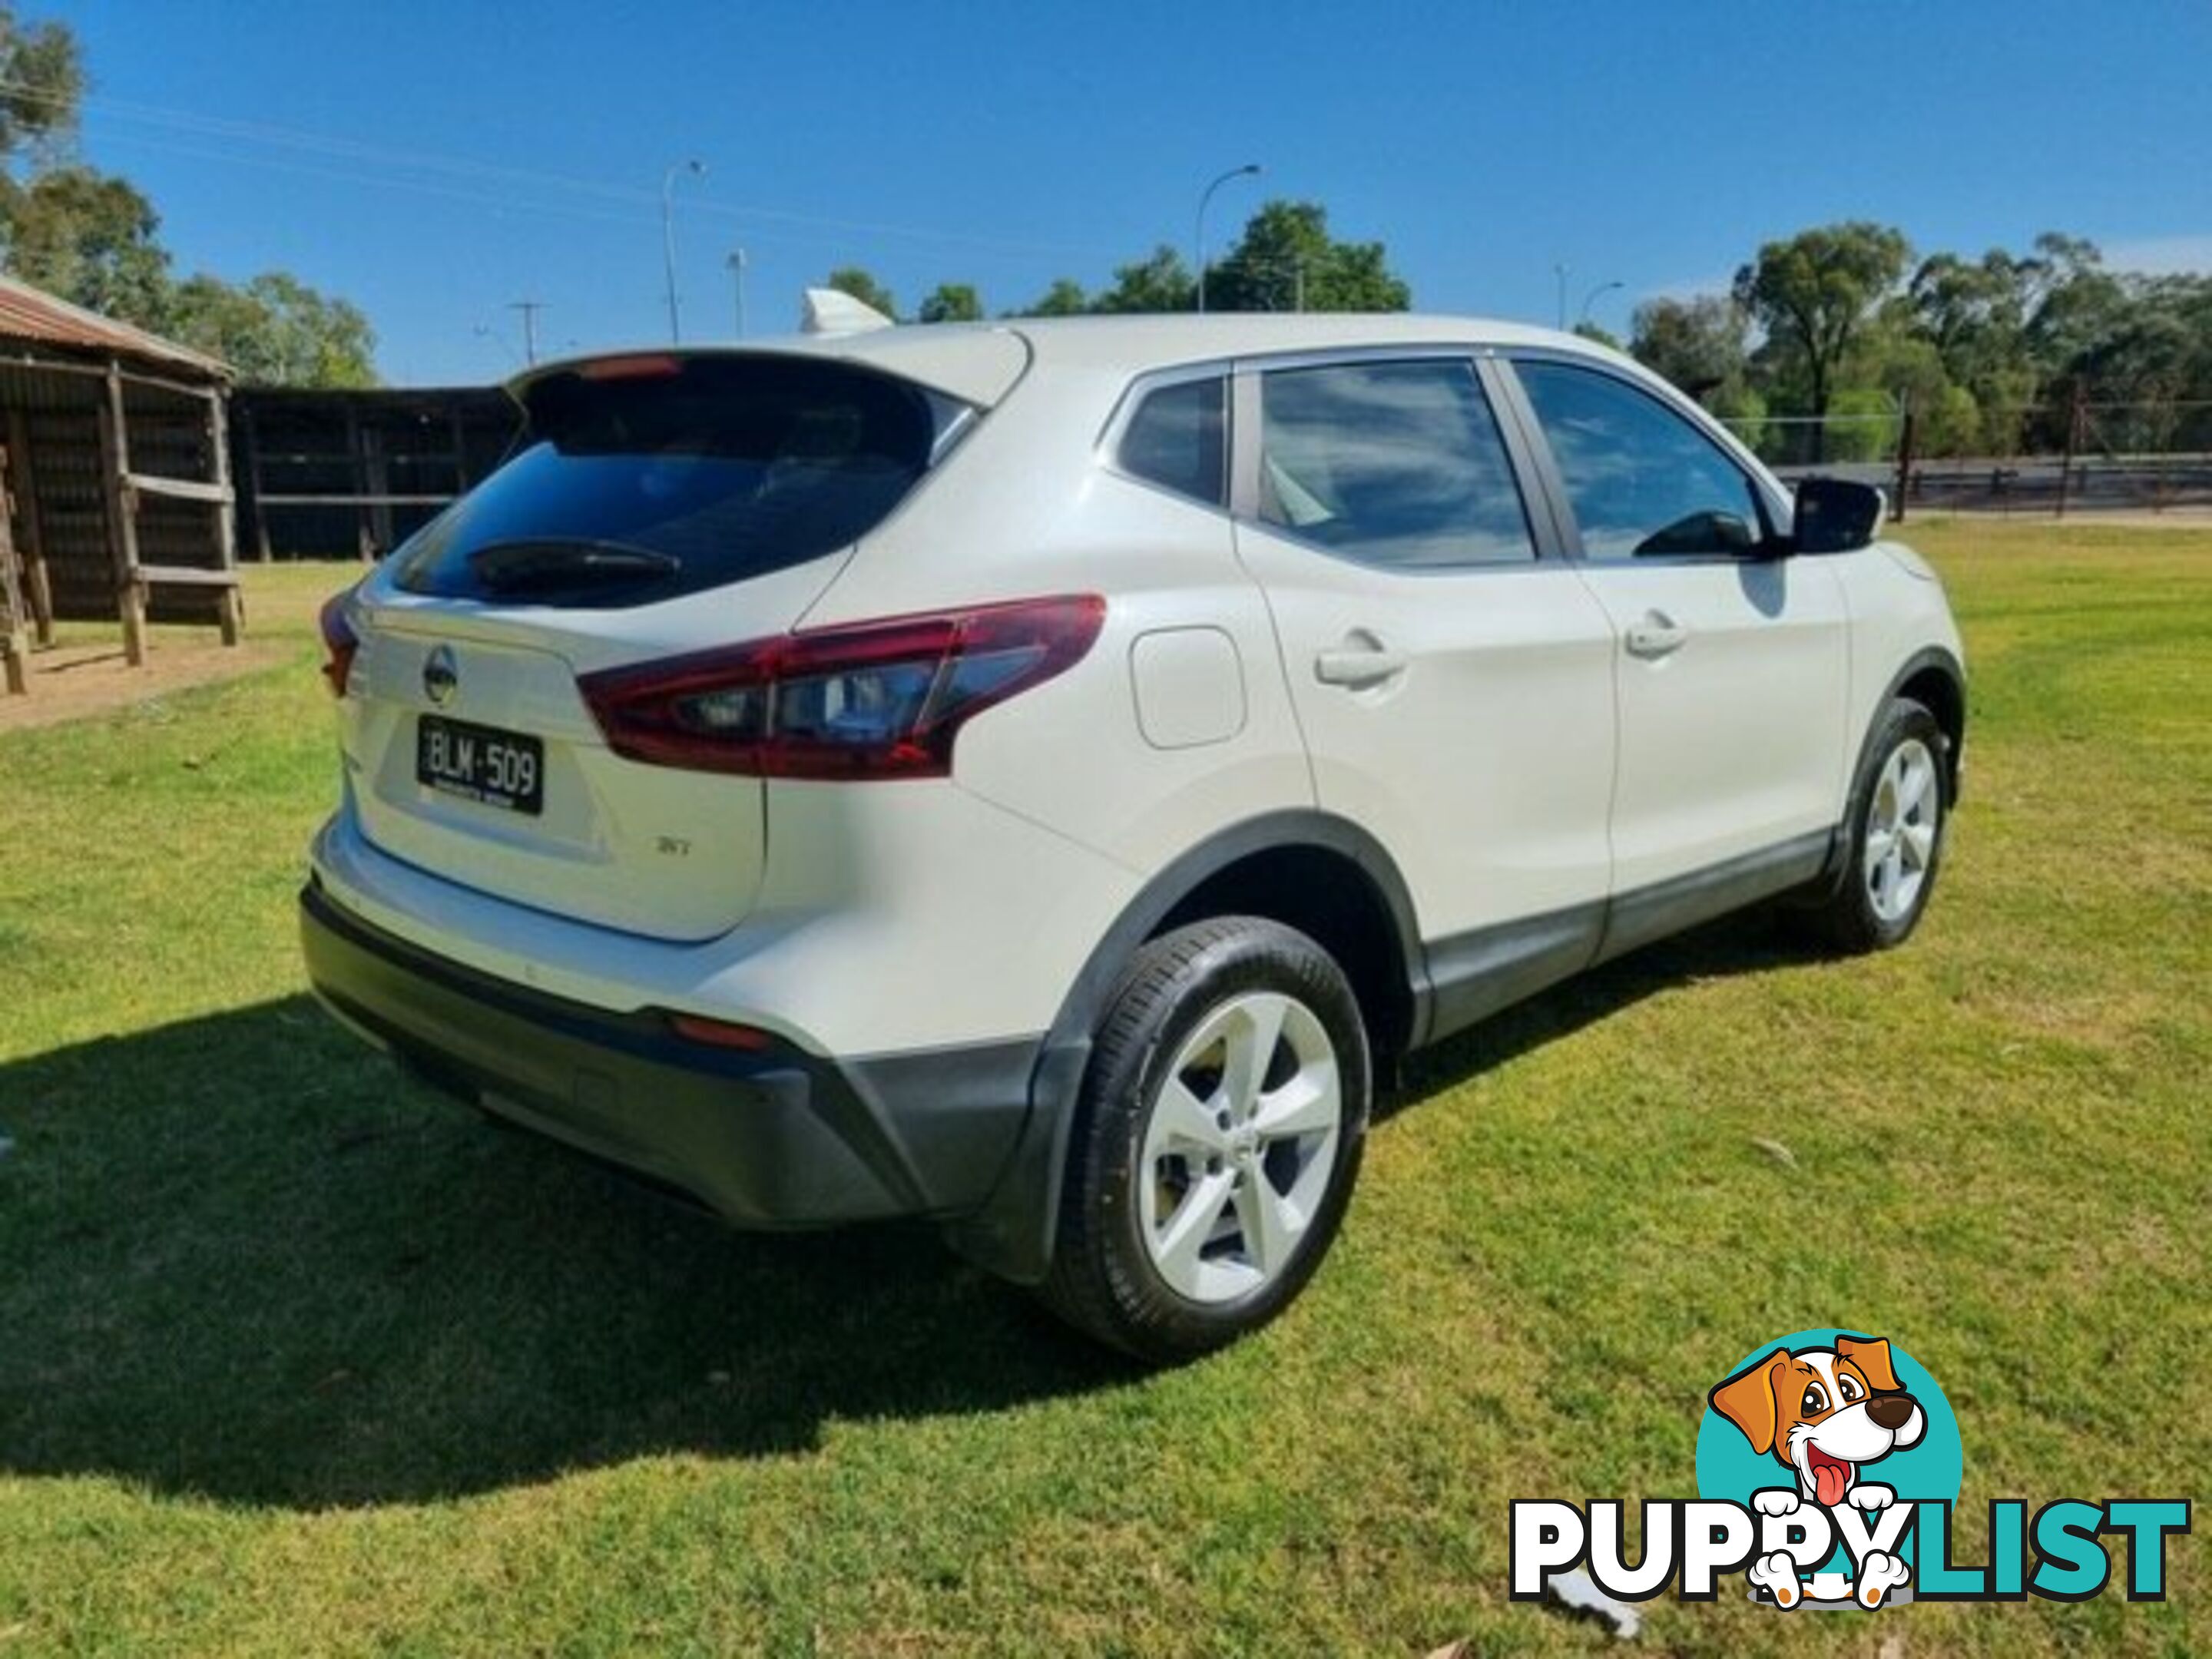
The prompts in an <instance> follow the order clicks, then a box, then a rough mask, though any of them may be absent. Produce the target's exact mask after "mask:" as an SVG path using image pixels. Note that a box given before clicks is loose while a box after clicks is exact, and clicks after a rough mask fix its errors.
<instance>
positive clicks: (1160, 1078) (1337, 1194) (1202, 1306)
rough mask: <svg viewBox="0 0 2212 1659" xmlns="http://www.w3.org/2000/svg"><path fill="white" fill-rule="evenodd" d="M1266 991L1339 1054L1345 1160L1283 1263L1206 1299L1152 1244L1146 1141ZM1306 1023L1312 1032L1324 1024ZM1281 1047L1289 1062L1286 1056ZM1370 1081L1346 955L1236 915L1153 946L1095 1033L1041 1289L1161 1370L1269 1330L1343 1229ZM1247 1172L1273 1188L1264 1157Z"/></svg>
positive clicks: (1340, 1152)
mask: <svg viewBox="0 0 2212 1659" xmlns="http://www.w3.org/2000/svg"><path fill="white" fill-rule="evenodd" d="M1254 992H1261V993H1273V994H1276V995H1279V996H1283V997H1287V998H1289V999H1291V1000H1292V1001H1294V1002H1295V1003H1297V1004H1299V1005H1301V1006H1303V1007H1304V1009H1305V1010H1306V1011H1307V1012H1310V1014H1311V1015H1312V1016H1313V1018H1314V1019H1315V1020H1316V1021H1317V1022H1318V1025H1319V1029H1320V1030H1321V1031H1322V1032H1323V1033H1325V1034H1326V1037H1327V1041H1328V1045H1329V1047H1330V1048H1332V1049H1333V1050H1334V1056H1333V1057H1334V1062H1335V1066H1336V1076H1337V1079H1338V1082H1339V1085H1340V1088H1339V1098H1340V1102H1341V1109H1340V1115H1339V1118H1338V1125H1337V1131H1336V1136H1337V1138H1336V1141H1335V1152H1334V1167H1333V1169H1331V1170H1329V1171H1328V1175H1327V1176H1326V1180H1327V1182H1328V1184H1327V1187H1326V1188H1325V1190H1324V1191H1323V1193H1322V1195H1321V1197H1320V1199H1319V1200H1318V1202H1317V1203H1316V1204H1315V1206H1313V1208H1312V1210H1311V1212H1310V1217H1311V1218H1310V1221H1309V1222H1308V1223H1307V1224H1306V1226H1305V1231H1304V1233H1303V1234H1301V1235H1300V1236H1299V1237H1298V1240H1297V1244H1296V1246H1295V1247H1294V1249H1292V1250H1291V1251H1290V1252H1288V1253H1287V1254H1286V1255H1285V1261H1284V1262H1283V1265H1282V1266H1281V1267H1279V1270H1277V1271H1275V1272H1274V1273H1272V1274H1270V1275H1269V1276H1268V1277H1267V1278H1266V1279H1265V1280H1264V1282H1262V1283H1261V1284H1259V1285H1257V1286H1256V1287H1255V1288H1254V1289H1252V1290H1251V1291H1249V1292H1248V1293H1243V1294H1239V1295H1237V1296H1236V1297H1234V1298H1233V1299H1228V1300H1221V1301H1199V1300H1194V1299H1192V1298H1191V1297H1188V1296H1185V1295H1183V1294H1182V1293H1180V1292H1179V1291H1177V1290H1176V1288H1175V1287H1174V1286H1173V1285H1170V1283H1169V1282H1168V1280H1167V1279H1165V1278H1164V1276H1163V1274H1162V1273H1161V1271H1160V1269H1159V1268H1158V1267H1157V1266H1156V1265H1155V1263H1154V1261H1153V1260H1152V1255H1151V1253H1150V1251H1149V1250H1148V1249H1147V1248H1146V1241H1145V1237H1144V1234H1143V1227H1144V1222H1143V1220H1142V1218H1141V1216H1140V1210H1139V1181H1140V1180H1155V1179H1157V1176H1154V1175H1152V1173H1150V1172H1147V1171H1146V1170H1143V1169H1142V1168H1141V1165H1142V1164H1143V1150H1144V1146H1145V1138H1146V1131H1147V1128H1148V1127H1149V1126H1150V1121H1151V1117H1152V1111H1153V1109H1154V1107H1155V1104H1156V1103H1157V1101H1158V1097H1159V1095H1160V1092H1161V1090H1162V1086H1163V1085H1164V1083H1165V1081H1166V1079H1167V1073H1168V1070H1169V1068H1170V1066H1173V1065H1174V1063H1175V1061H1176V1058H1177V1057H1178V1055H1179V1054H1181V1052H1182V1048H1183V1046H1184V1044H1185V1043H1186V1042H1188V1041H1189V1040H1190V1039H1191V1038H1192V1037H1193V1036H1194V1034H1197V1033H1198V1032H1199V1029H1200V1024H1201V1023H1202V1022H1204V1021H1206V1020H1207V1019H1208V1018H1212V1017H1213V1016H1214V1015H1215V1014H1216V1013H1217V1012H1218V1011H1220V1010H1222V1009H1223V1008H1224V1007H1225V1005H1227V1004H1229V1003H1231V1001H1233V1000H1235V999H1237V998H1238V997H1240V996H1243V995H1245V994H1248V993H1254ZM1286 1029H1287V1028H1286ZM1312 1029H1313V1028H1312V1027H1310V1026H1308V1027H1305V1028H1304V1030H1306V1031H1307V1033H1308V1036H1309V1039H1310V1036H1311V1032H1312ZM1275 1053H1276V1055H1277V1057H1279V1053H1280V1050H1279V1048H1278V1050H1277V1051H1275ZM1296 1058H1297V1056H1296V1055H1295V1054H1293V1055H1291V1059H1293V1060H1295V1059H1296ZM1273 1063H1274V1061H1273V1060H1270V1062H1269V1064H1271V1065H1272V1064H1273ZM1371 1079H1372V1066H1371V1063H1370V1059H1369V1055H1368V1048H1367V1033H1366V1028H1365V1026H1364V1024H1363V1023H1362V1021H1361V1018H1360V1013H1359V1003H1358V998H1357V997H1356V996H1355V995H1354V994H1353V993H1352V987H1351V985H1350V983H1349V982H1348V981H1346V979H1345V976H1344V972H1343V970H1342V969H1340V968H1339V967H1338V966H1337V964H1336V963H1335V961H1334V958H1333V957H1330V956H1329V954H1328V952H1327V951H1324V950H1322V948H1321V946H1320V945H1316V944H1315V943H1314V941H1313V940H1311V939H1308V938H1307V937H1306V936H1305V935H1304V933H1297V932H1296V931H1295V930H1293V929H1291V928H1289V927H1283V926H1282V925H1280V924H1279V923H1277V922H1273V921H1264V920H1261V919H1260V918H1258V917H1253V916H1225V917H1222V918H1220V919H1218V920H1216V921H1205V922H1200V923H1197V924H1195V925H1194V926H1191V927H1183V928H1179V929H1177V930H1176V931H1175V932H1173V933H1166V934H1164V935H1162V936H1161V937H1160V938H1158V939H1153V940H1152V941H1151V942H1150V943H1148V944H1146V945H1145V946H1144V947H1143V949H1141V950H1140V951H1138V953H1137V955H1136V956H1135V957H1134V958H1133V960H1132V962H1131V963H1130V964H1129V967H1128V969H1127V972H1126V973H1125V974H1124V975H1122V978H1121V983H1120V985H1119V987H1118V988H1117V990H1116V991H1115V996H1114V999H1113V1000H1112V1001H1111V1002H1110V1003H1109V1005H1108V1006H1107V1009H1106V1012H1105V1013H1104V1015H1103V1017H1102V1018H1101V1019H1100V1022H1099V1024H1098V1028H1097V1031H1096V1033H1095V1034H1094V1036H1093V1046H1092V1049H1091V1063H1090V1067H1089V1069H1088V1071H1087V1072H1086V1073H1085V1077H1084V1085H1083V1092H1082V1096H1081V1098H1080V1101H1079V1107H1078V1110H1079V1116H1078V1118H1077V1121H1076V1124H1075V1129H1074V1133H1073V1136H1072V1137H1071V1139H1070V1145H1069V1148H1068V1163H1067V1169H1066V1175H1065V1185H1064V1188H1063V1189H1062V1192H1061V1196H1060V1225H1059V1231H1058V1234H1057V1237H1056V1240H1055V1244H1054V1252H1053V1263H1052V1271H1051V1273H1050V1275H1049V1276H1048V1279H1046V1281H1045V1283H1044V1285H1042V1287H1041V1294H1042V1297H1043V1298H1044V1301H1045V1303H1046V1304H1047V1305H1048V1306H1049V1307H1050V1308H1051V1309H1052V1310H1054V1312H1055V1313H1057V1314H1058V1315H1060V1317H1062V1318H1063V1319H1066V1321H1068V1322H1070V1323H1071V1324H1073V1325H1074V1326H1076V1327H1077V1328H1079V1329H1080V1330H1083V1331H1085V1332H1087V1333H1088V1334H1091V1335H1092V1336H1094V1337H1097V1339H1098V1340H1101V1341H1103V1342H1107V1343H1109V1344H1111V1345H1112V1346H1115V1347H1117V1348H1120V1349H1121V1350H1123V1351H1124V1352H1127V1353H1130V1354H1133V1355H1134V1356H1136V1357H1137V1358H1139V1359H1142V1360H1144V1361H1146V1363H1148V1364H1162V1365H1166V1364H1181V1363H1182V1362H1184V1361H1186V1360H1190V1359H1194V1358H1198V1357H1199V1356H1200V1355H1202V1354H1206V1353H1209V1352H1212V1351H1213V1350H1214V1349H1217V1348H1219V1347H1221V1346H1225V1344H1227V1343H1230V1342H1233V1341H1235V1340H1237V1338H1238V1337H1241V1336H1243V1335H1244V1334H1247V1333H1248V1332H1250V1331H1254V1330H1257V1329H1258V1328H1260V1327H1261V1326H1262V1325H1264V1324H1266V1323H1267V1322H1268V1321H1269V1320H1271V1319H1273V1317H1274V1316H1276V1315H1277V1314H1279V1313H1280V1312H1281V1311H1282V1310H1283V1309H1284V1308H1285V1307H1286V1306H1287V1305H1289V1304H1290V1303H1291V1300H1292V1299H1293V1298H1294V1297H1297V1294H1298V1292H1299V1291H1301V1290H1303V1289H1304V1286H1305V1284H1306V1281H1307V1280H1308V1279H1311V1278H1312V1277H1313V1273H1314V1271H1315V1269H1316V1268H1317V1267H1319V1266H1320V1265H1321V1261H1322V1257H1323V1256H1324V1255H1327V1254H1328V1247H1329V1244H1330V1243H1331V1241H1332V1240H1333V1239H1334V1237H1335V1236H1336V1231H1337V1228H1338V1226H1339V1225H1340V1224H1341V1222H1342V1220H1343V1218H1344V1212H1345V1208H1346V1205H1347V1204H1348V1203H1349V1202H1350V1201H1351V1197H1352V1184H1353V1182H1355V1181H1356V1180H1357V1179H1358V1173H1359V1159H1360V1153H1361V1152H1362V1150H1363V1148H1364V1146H1365V1142H1366V1136H1367V1121H1368V1111H1369V1106H1370V1094H1371ZM1216 1167H1217V1168H1218V1165H1217V1166H1216ZM1231 1178H1232V1179H1233V1178H1235V1176H1234V1172H1233V1171H1232V1172H1231ZM1248 1178H1249V1179H1252V1180H1255V1181H1256V1180H1261V1179H1267V1180H1271V1181H1272V1180H1273V1179H1274V1177H1273V1176H1270V1175H1268V1174H1267V1166H1266V1165H1265V1164H1264V1163H1263V1164H1261V1165H1259V1166H1257V1167H1256V1168H1255V1169H1253V1170H1251V1172H1250V1173H1249V1176H1248ZM1239 1190H1240V1191H1242V1190H1243V1189H1242V1188H1239ZM1155 1201H1156V1202H1157V1201H1158V1200H1155ZM1179 1201H1180V1200H1179ZM1225 1213H1226V1212H1225ZM1239 1213H1242V1212H1239Z"/></svg>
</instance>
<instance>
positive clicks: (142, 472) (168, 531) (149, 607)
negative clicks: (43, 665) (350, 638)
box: [0, 276, 242, 690]
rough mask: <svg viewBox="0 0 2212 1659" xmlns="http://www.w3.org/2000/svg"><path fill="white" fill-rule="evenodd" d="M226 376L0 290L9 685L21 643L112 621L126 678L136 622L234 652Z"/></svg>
mask: <svg viewBox="0 0 2212 1659" xmlns="http://www.w3.org/2000/svg"><path fill="white" fill-rule="evenodd" d="M230 381H231V373H230V370H229V368H228V367H227V366H226V365H224V364H222V363H221V362H216V360H215V359H214V358H212V357H208V356H203V355H202V354H200V353H199V352H197V351H192V350H190V349H186V348H185V347H184V346H180V345H177V344H174V343H171V342H170V341H167V340H163V339H161V338H158V337H155V336H154V335H151V334H149V333H147V332H146V331H143V329H137V328H133V327H131V325H129V324H127V323H118V322H117V321H115V320H114V319H112V318H106V317H102V316H100V315H98V314H96V313H93V312H89V311H87V310H85V309H83V308H82V307H78V306H74V305H71V304H70V303H69V302H68V301H64V300H58V299H56V298H55V297H54V296H53V295H51V294H46V293H43V292H41V291H40V290H39V289H34V288H32V287H30V286H29V285H28V284H27V283H19V282H15V281H14V280H12V279H10V278H8V277H4V276H0V477H4V478H5V481H6V489H7V507H8V510H7V511H6V512H5V513H0V611H4V612H5V615H4V617H0V658H4V659H5V663H6V668H7V681H8V684H9V689H10V690H21V689H22V688H23V684H24V673H23V670H24V665H25V656H26V653H27V644H28V641H27V638H26V635H27V634H35V635H37V636H38V639H39V641H40V643H41V644H45V643H49V642H51V641H52V629H53V624H54V623H55V621H56V620H57V619H62V620H68V621H102V620H110V619H112V620H113V621H115V622H117V623H119V624H120V626H121V628H122V630H123V643H124V649H125V653H126V655H127V656H128V657H129V659H130V660H131V663H132V664H133V665H136V664H138V663H141V662H143V660H144V659H145V649H146V623H147V620H148V618H149V616H151V617H155V618H157V619H159V620H161V621H174V622H201V623H210V624H212V625H215V626H218V627H220V628H221V629H222V637H223V641H224V643H226V644H235V643H237V641H238V635H239V631H240V625H241V622H242V612H241V608H240V599H239V589H238V570H237V560H236V553H235V549H234V539H235V538H234V533H233V524H232V520H233V511H234V509H233V502H232V495H231V484H230V459H229V442H228V410H227V404H228V398H229V394H230Z"/></svg>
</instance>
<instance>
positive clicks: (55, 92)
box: [0, 0, 84, 161]
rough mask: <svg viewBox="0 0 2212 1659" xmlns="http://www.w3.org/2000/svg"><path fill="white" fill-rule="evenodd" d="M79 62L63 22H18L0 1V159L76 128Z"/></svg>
mask: <svg viewBox="0 0 2212 1659" xmlns="http://www.w3.org/2000/svg"><path fill="white" fill-rule="evenodd" d="M83 99H84V63H83V60H82V57H81V56H80V55H79V53H78V52H77V46H76V35H75V34H73V33H70V27H69V25H68V24H66V23H28V24H27V23H23V22H21V21H17V19H16V16H15V7H13V6H12V5H9V4H7V3H6V0H0V160H5V161H13V160H14V159H15V155H16V153H17V152H18V151H19V150H21V149H26V148H30V149H37V148H38V147H40V145H42V144H45V143H48V142H51V141H52V140H56V139H59V138H62V137H66V136H68V135H69V134H70V132H73V131H76V116H77V106H78V105H79V104H80V103H82V101H83Z"/></svg>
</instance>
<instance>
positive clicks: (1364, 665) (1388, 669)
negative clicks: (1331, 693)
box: [1314, 645, 1406, 686]
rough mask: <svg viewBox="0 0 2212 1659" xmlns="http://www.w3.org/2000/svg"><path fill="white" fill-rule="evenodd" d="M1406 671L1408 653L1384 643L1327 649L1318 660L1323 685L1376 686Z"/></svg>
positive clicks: (1316, 671)
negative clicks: (1338, 649)
mask: <svg viewBox="0 0 2212 1659" xmlns="http://www.w3.org/2000/svg"><path fill="white" fill-rule="evenodd" d="M1405 671H1406V659H1405V655H1404V653H1401V652H1397V651H1390V650H1386V649H1385V648H1383V647H1382V646H1380V645H1371V646H1358V647H1347V648H1346V649H1344V650H1340V651H1324V652H1322V653H1320V655H1318V656H1316V658H1315V659H1314V678H1316V679H1317V680H1319V681H1320V682H1321V683H1322V684H1323V685H1353V686H1358V685H1373V684H1376V683H1377V682H1378V681H1382V680H1387V679H1389V678H1391V677H1392V676H1393V675H1395V674H1402V673H1404V672H1405Z"/></svg>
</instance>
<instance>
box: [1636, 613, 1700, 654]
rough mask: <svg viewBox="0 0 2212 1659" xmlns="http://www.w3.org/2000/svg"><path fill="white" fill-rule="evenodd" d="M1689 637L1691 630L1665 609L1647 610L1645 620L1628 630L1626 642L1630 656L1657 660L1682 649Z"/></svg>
mask: <svg viewBox="0 0 2212 1659" xmlns="http://www.w3.org/2000/svg"><path fill="white" fill-rule="evenodd" d="M1689 637H1690V630H1689V629H1686V628H1685V627H1683V626H1682V624H1681V623H1678V622H1676V621H1675V620H1674V618H1673V617H1670V616H1668V614H1667V613H1666V612H1665V611H1645V612H1644V620H1643V621H1642V622H1640V623H1637V624H1636V626H1635V627H1633V628H1632V629H1629V630H1628V635H1627V638H1626V641H1625V642H1626V645H1627V647H1628V654H1629V655H1630V656H1632V657H1641V658H1643V659H1644V660H1645V661H1646V662H1656V660H1657V659H1660V658H1661V657H1667V656H1672V655H1673V654H1674V653H1675V652H1677V651H1680V649H1681V648H1682V646H1683V644H1684V642H1685V641H1687V640H1688V639H1689Z"/></svg>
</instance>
